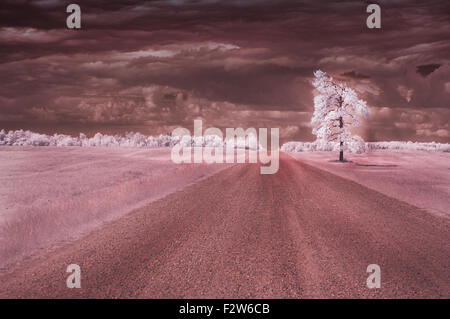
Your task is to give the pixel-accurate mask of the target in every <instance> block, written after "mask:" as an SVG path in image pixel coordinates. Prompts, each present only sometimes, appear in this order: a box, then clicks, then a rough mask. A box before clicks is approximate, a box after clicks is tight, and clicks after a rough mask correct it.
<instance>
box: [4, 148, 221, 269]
mask: <svg viewBox="0 0 450 319" xmlns="http://www.w3.org/2000/svg"><path fill="white" fill-rule="evenodd" d="M225 167H227V165H226V164H211V165H193V164H180V165H177V164H174V163H172V161H171V160H170V149H133V148H75V147H74V148H70V147H67V148H64V147H63V148H58V147H39V148H36V147H2V148H1V149H0V180H1V181H2V182H1V184H0V207H1V209H0V269H1V268H3V267H5V266H6V265H8V264H11V263H14V262H17V261H20V260H21V259H23V258H26V257H28V256H30V255H31V254H32V253H33V252H36V251H37V250H42V249H48V248H50V247H52V246H54V245H55V243H58V244H62V243H64V242H65V241H69V240H72V239H74V238H76V237H79V236H80V235H82V234H84V233H86V232H87V231H89V230H91V229H93V228H95V227H97V226H100V225H102V224H103V223H105V222H108V221H111V220H113V219H115V218H117V217H120V216H122V215H123V214H125V213H127V212H130V211H131V210H132V209H134V208H137V207H140V206H143V205H145V204H148V203H149V202H152V201H154V200H156V199H158V198H161V197H163V196H164V195H166V194H169V193H172V192H174V191H177V190H179V189H182V188H183V187H185V186H186V185H188V184H190V183H193V182H195V181H198V180H200V179H202V178H204V177H206V176H209V175H211V174H214V173H216V172H218V171H219V170H221V169H223V168H225Z"/></svg>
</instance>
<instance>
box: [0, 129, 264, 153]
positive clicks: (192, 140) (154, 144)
mask: <svg viewBox="0 0 450 319" xmlns="http://www.w3.org/2000/svg"><path fill="white" fill-rule="evenodd" d="M178 143H181V144H182V145H183V146H185V147H187V146H192V147H224V146H226V145H227V143H228V145H232V147H234V148H247V149H252V150H257V149H258V147H259V145H258V139H257V138H256V136H253V135H250V136H249V137H248V139H247V141H246V139H245V138H241V137H239V138H236V141H235V142H234V140H229V141H224V140H223V139H222V138H221V137H220V136H217V135H207V136H199V137H198V136H196V137H191V136H189V135H185V136H171V135H159V136H158V137H153V136H148V137H147V136H145V135H142V134H141V133H133V132H131V133H126V134H125V136H121V135H103V134H101V133H97V134H95V135H94V136H93V137H91V138H88V137H87V136H86V135H85V134H83V133H81V134H80V136H78V137H72V136H69V135H64V134H54V135H46V134H38V133H33V132H30V131H24V130H17V131H9V132H8V133H6V132H5V130H1V131H0V145H9V146H80V147H145V148H158V147H171V146H173V145H176V144H178Z"/></svg>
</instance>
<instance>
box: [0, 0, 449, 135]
mask: <svg viewBox="0 0 450 319" xmlns="http://www.w3.org/2000/svg"><path fill="white" fill-rule="evenodd" d="M70 3H77V4H78V5H79V6H80V8H81V29H79V30H71V29H68V28H67V26H66V18H67V16H68V15H69V14H68V13H66V7H67V5H68V4H70ZM369 3H377V4H379V5H380V7H381V28H380V29H369V28H367V26H366V19H367V17H368V15H369V13H366V7H367V5H368V4H369ZM449 21H450V2H449V1H448V0H442V1H435V0H431V1H403V0H390V1H377V2H372V1H360V0H359V1H328V0H326V1H317V0H309V1H302V0H273V1H266V0H255V1H244V0H226V1H219V0H216V1H215V0H168V1H114V0H100V1H98V0H96V1H76V0H74V1H70V2H69V1H58V0H39V1H38V0H35V1H24V0H2V4H1V7H0V81H1V86H0V129H1V128H5V129H19V128H22V129H30V130H33V131H37V132H39V133H47V134H53V133H56V132H57V133H65V134H73V135H77V134H78V133H79V132H84V133H87V134H88V135H89V134H91V135H92V134H95V133H96V132H97V131H100V132H102V133H107V134H114V133H119V134H123V133H124V132H126V131H139V132H141V133H143V134H152V135H158V134H160V133H168V132H171V131H172V130H173V129H175V128H176V127H186V128H188V129H192V126H193V121H194V119H202V120H203V126H204V129H205V128H208V127H218V128H221V129H223V128H226V127H233V128H237V127H242V128H244V129H245V128H249V127H255V128H271V127H278V128H279V129H280V139H281V142H282V143H283V142H286V141H291V140H295V141H312V140H314V139H315V137H314V135H312V133H311V131H312V127H311V124H310V120H311V117H312V112H313V108H314V104H313V98H314V95H315V94H317V92H315V91H314V90H313V86H312V84H311V82H312V80H313V72H314V71H315V70H317V69H321V70H322V71H325V72H327V73H328V74H329V75H331V76H333V77H334V78H335V79H337V80H339V81H342V82H345V83H347V84H348V85H349V86H351V87H352V88H354V89H355V90H356V91H357V93H358V96H359V97H360V98H362V99H364V100H366V101H367V103H368V106H369V111H370V114H371V116H370V118H369V119H367V120H365V121H364V123H363V125H362V127H360V128H358V129H357V130H355V133H356V134H359V135H360V136H361V137H363V138H364V139H365V140H366V141H387V140H405V141H408V140H411V141H421V142H431V141H436V142H446V143H449V142H450V64H449V59H450V24H449Z"/></svg>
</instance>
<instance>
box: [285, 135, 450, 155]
mask: <svg viewBox="0 0 450 319" xmlns="http://www.w3.org/2000/svg"><path fill="white" fill-rule="evenodd" d="M366 149H368V150H411V151H432V152H450V144H442V143H435V142H431V143H419V142H400V141H392V142H368V143H364V141H363V140H362V139H361V140H357V141H352V142H350V143H348V145H347V150H348V151H350V152H352V153H357V154H360V153H364V152H365V150H366ZM338 150H339V144H338V143H326V142H323V141H315V142H287V143H285V144H283V145H282V146H281V151H283V152H317V151H338Z"/></svg>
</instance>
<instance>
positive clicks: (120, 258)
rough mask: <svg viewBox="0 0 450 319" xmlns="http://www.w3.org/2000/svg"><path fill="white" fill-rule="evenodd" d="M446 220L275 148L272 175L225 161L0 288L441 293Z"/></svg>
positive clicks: (28, 291)
mask: <svg viewBox="0 0 450 319" xmlns="http://www.w3.org/2000/svg"><path fill="white" fill-rule="evenodd" d="M449 226H450V225H449V222H448V220H447V219H443V218H439V217H436V216H433V215H431V214H429V213H427V212H423V211H421V210H419V209H418V208H416V207H414V206H411V205H408V204H406V203H404V202H401V201H398V200H396V199H393V198H390V197H387V196H385V195H382V194H380V193H378V192H375V191H372V190H370V189H368V188H365V187H363V186H361V185H359V184H357V183H355V182H351V181H349V180H346V179H343V178H340V177H337V176H335V175H333V174H330V173H327V172H324V171H321V170H319V169H316V168H313V167H311V166H308V165H306V164H303V163H301V162H299V161H296V160H294V159H293V158H291V157H289V156H287V155H284V154H281V158H280V170H279V171H278V173H277V174H275V175H260V173H259V167H258V165H255V164H241V165H235V166H233V167H231V168H228V169H226V170H224V171H222V172H220V173H218V174H216V175H213V176H212V177H210V178H208V179H206V180H204V181H201V182H198V183H197V184H195V185H192V186H189V187H187V188H185V189H184V190H182V191H179V192H176V193H173V194H171V195H169V196H166V197H164V198H163V199H160V200H158V201H156V202H154V203H152V204H150V205H149V206H146V207H143V208H141V209H138V210H136V211H134V212H132V213H130V214H128V215H127V216H125V217H122V218H121V219H118V220H116V221H115V222H112V223H110V224H107V225H106V226H104V227H102V228H100V229H98V230H96V231H94V232H92V233H90V234H89V235H87V236H86V237H84V238H82V239H80V240H77V241H75V242H72V243H70V244H67V245H65V246H64V247H61V248H58V249H56V250H54V251H52V252H50V253H45V254H42V255H41V256H39V257H36V258H33V259H30V260H28V261H25V262H23V263H22V264H20V265H18V266H17V267H16V268H15V269H13V270H12V271H10V272H8V273H5V274H2V275H0V297H3V298H5V297H6V298H8V297H9V298H10V297H49V298H53V297H56V298H71V297H75V298H80V297H82V298H116V297H119V298H129V297H138V298H177V297H178V298H223V297H224V298H247V297H248V298H333V297H350V298H355V297H356V298H358V297H362V298H366V297H369V298H386V297H400V298H403V297H413V298H415V297H438V298H439V297H440V298H442V297H445V298H449V297H450V279H449V276H448V272H449V270H450V244H449V243H450V227H449ZM72 263H75V264H78V265H80V267H81V285H82V288H81V289H68V288H67V287H66V278H67V276H68V275H69V274H67V273H66V267H67V265H69V264H72ZM369 264H378V265H380V267H381V289H368V288H367V287H366V278H367V276H368V275H369V274H368V273H366V268H367V266H368V265H369Z"/></svg>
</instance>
